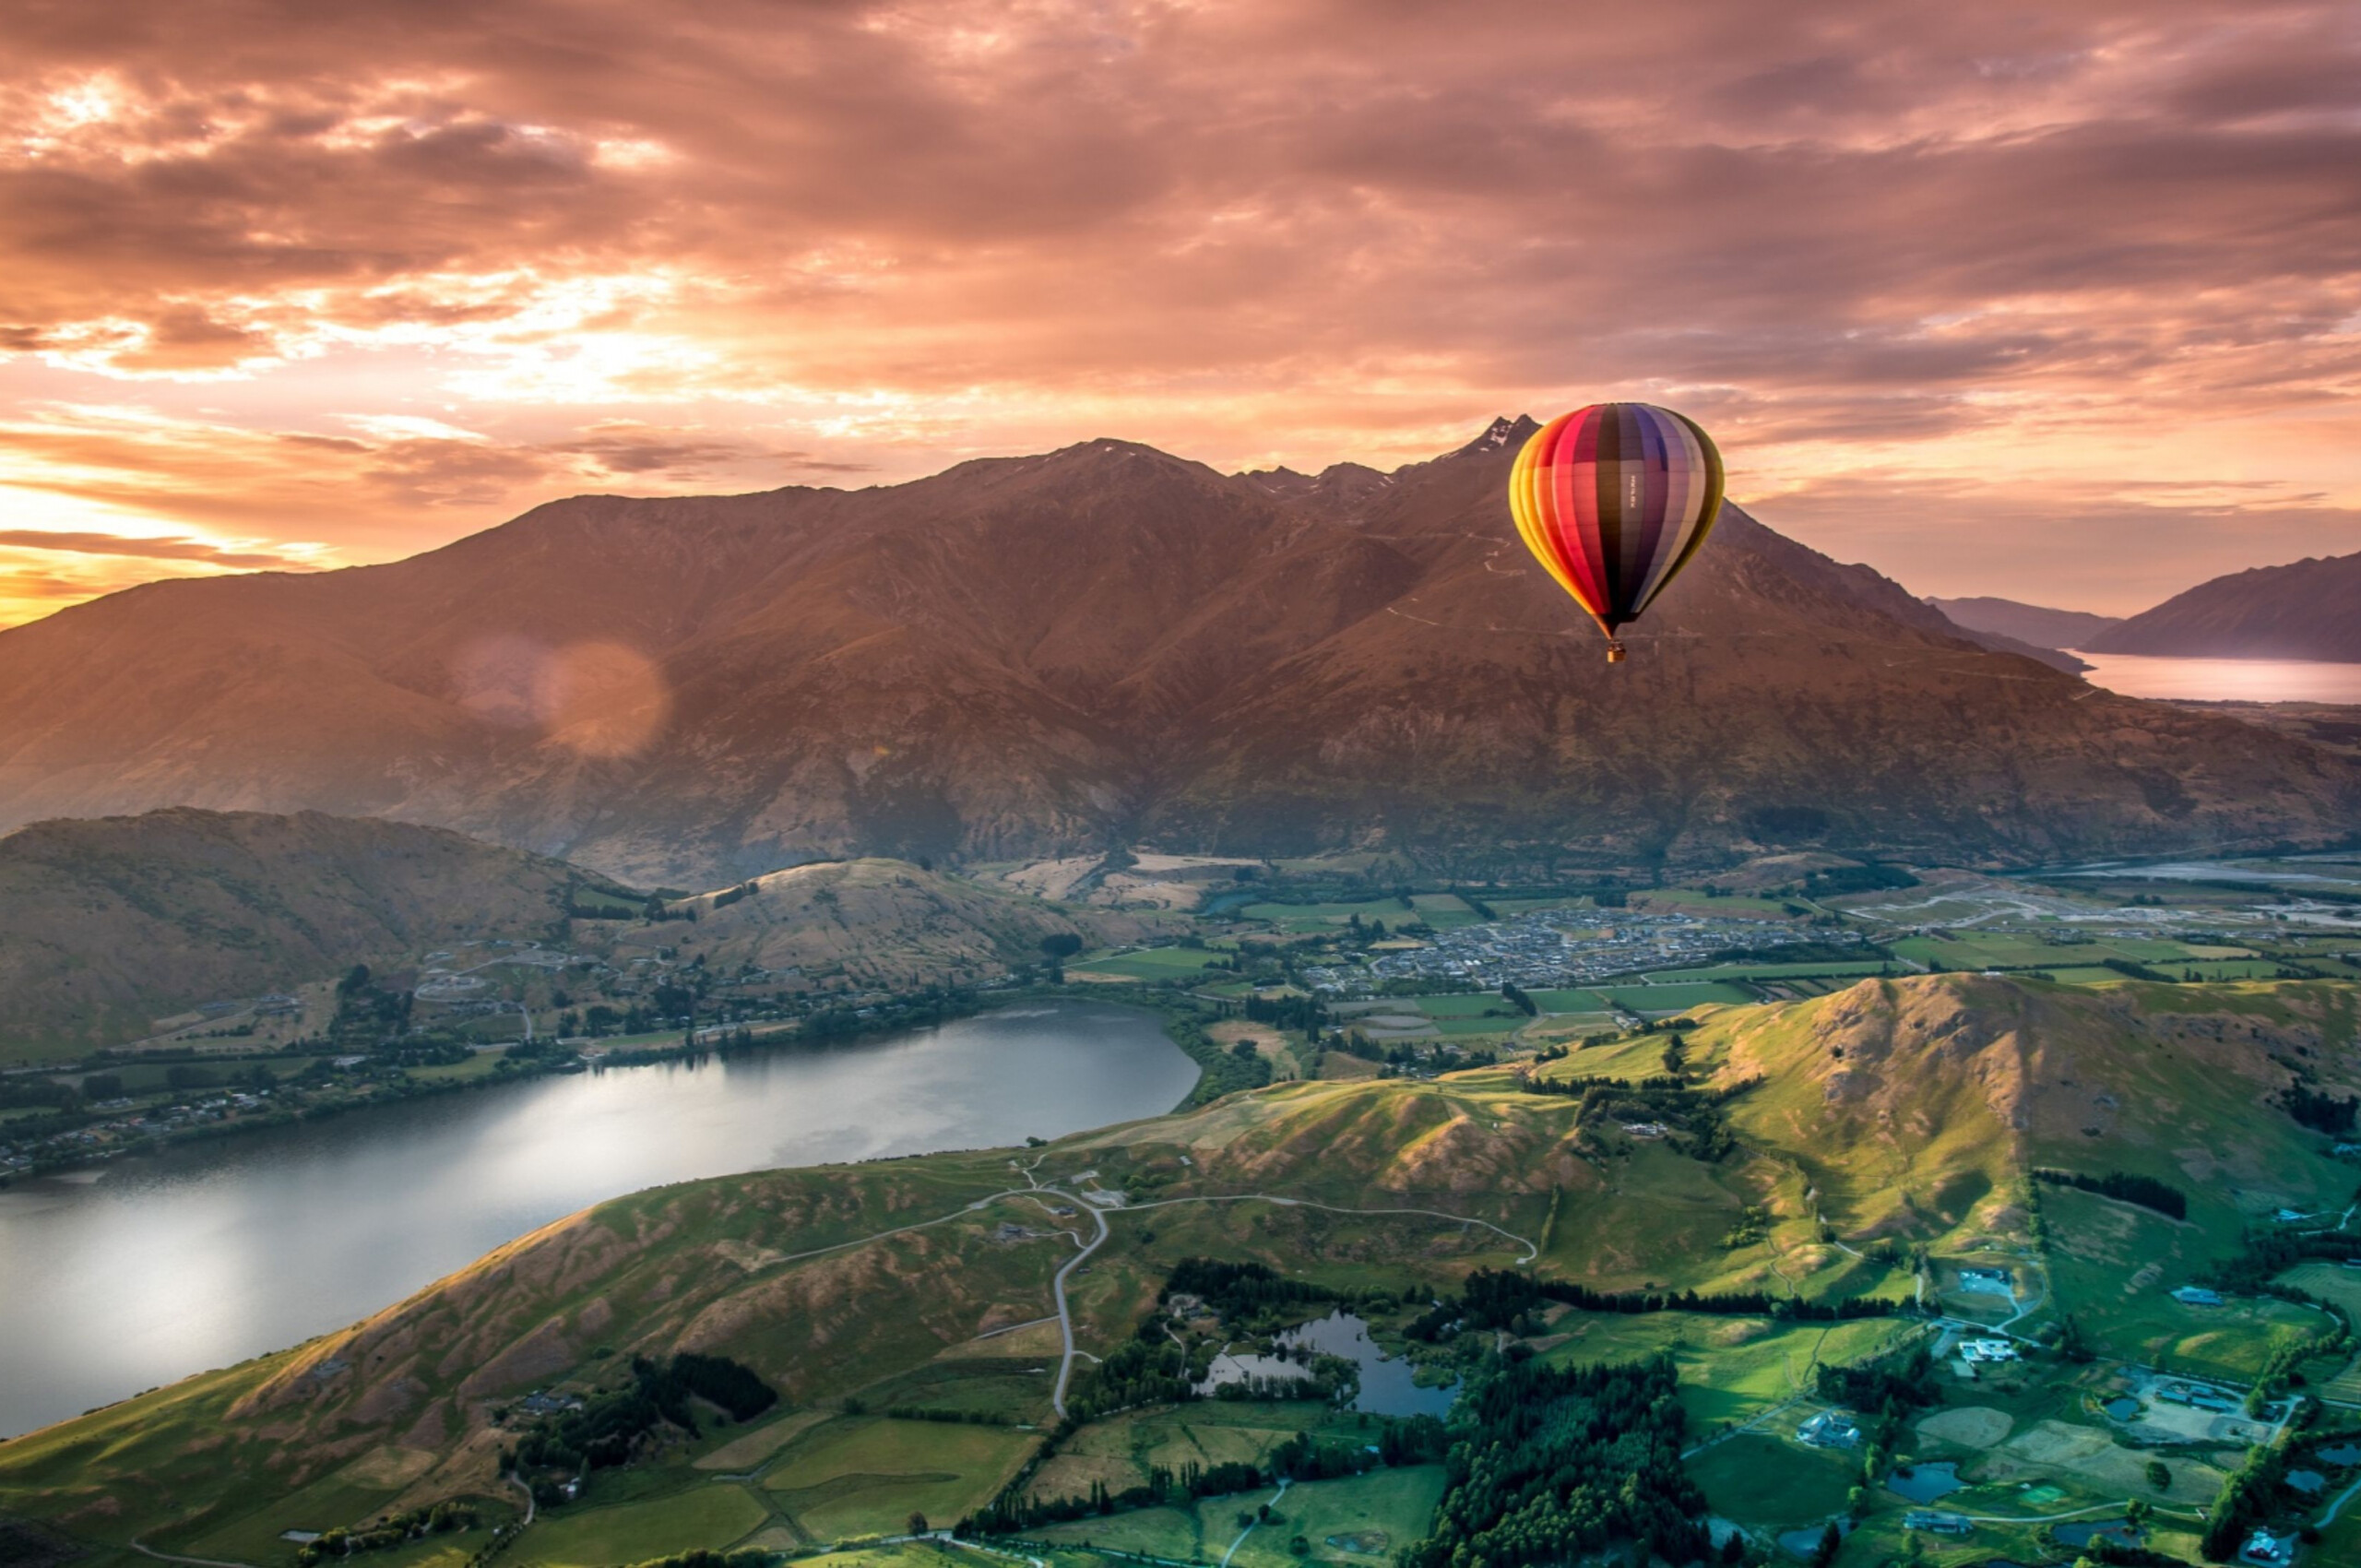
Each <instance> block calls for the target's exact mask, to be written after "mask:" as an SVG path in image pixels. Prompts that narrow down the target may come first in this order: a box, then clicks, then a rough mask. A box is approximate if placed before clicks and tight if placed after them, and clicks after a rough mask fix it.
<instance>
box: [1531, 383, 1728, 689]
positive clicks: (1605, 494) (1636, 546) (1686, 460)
mask: <svg viewBox="0 0 2361 1568" xmlns="http://www.w3.org/2000/svg"><path fill="white" fill-rule="evenodd" d="M1721 506H1722V458H1721V454H1720V453H1719V452H1717V451H1715V450H1714V443H1713V439H1712V437H1710V436H1708V435H1707V434H1705V433H1704V431H1703V430H1702V429H1700V428H1699V427H1698V425H1697V423H1696V422H1695V421H1693V420H1691V419H1689V418H1688V417H1687V416H1685V415H1682V414H1677V413H1674V412H1673V411H1672V410H1669V409H1659V408H1657V407H1655V405H1654V404H1651V403H1594V404H1592V405H1591V406H1590V407H1589V408H1586V409H1577V410H1574V411H1573V412H1572V413H1571V414H1566V415H1563V416H1561V417H1560V418H1558V419H1554V420H1552V421H1550V422H1548V424H1546V425H1544V426H1543V427H1542V428H1541V429H1540V430H1539V431H1538V432H1536V434H1535V435H1534V437H1533V439H1532V440H1530V441H1528V442H1526V443H1525V450H1524V451H1522V452H1520V453H1518V454H1517V459H1516V467H1515V469H1513V471H1512V473H1511V474H1510V477H1509V510H1510V511H1511V512H1512V513H1513V515H1514V516H1515V517H1516V528H1517V533H1518V535H1519V536H1520V537H1521V538H1523V539H1524V540H1525V548H1526V549H1528V550H1530V551H1532V552H1533V554H1534V558H1535V559H1536V560H1537V561H1539V562H1540V563H1541V564H1542V565H1543V566H1544V567H1546V568H1547V569H1548V573H1549V575H1550V576H1552V577H1554V578H1556V579H1557V581H1558V585H1559V586H1560V588H1564V589H1565V590H1566V591H1567V592H1568V593H1569V594H1571V595H1572V596H1573V599H1574V602H1576V603H1577V604H1580V605H1581V606H1582V607H1583V608H1584V610H1586V611H1588V612H1590V615H1591V618H1592V619H1593V620H1595V621H1596V622H1597V623H1598V624H1599V629H1600V630H1601V631H1604V632H1605V633H1607V635H1608V638H1609V639H1610V641H1611V639H1612V638H1613V637H1614V636H1615V631H1616V628H1617V627H1619V626H1621V625H1623V624H1626V623H1628V622H1630V621H1631V620H1633V619H1635V618H1637V617H1638V616H1639V614H1640V613H1641V612H1643V611H1644V610H1646V609H1647V607H1648V606H1649V605H1650V604H1651V603H1653V602H1655V598H1656V596H1657V595H1658V594H1660V593H1662V592H1663V591H1664V590H1665V588H1666V587H1667V585H1668V584H1669V583H1670V582H1671V581H1672V579H1673V578H1674V577H1675V576H1679V572H1680V569H1681V568H1682V567H1683V566H1686V565H1687V564H1689V562H1690V560H1691V557H1693V556H1694V555H1695V554H1696V553H1697V551H1698V548H1699V547H1700V546H1702V545H1703V543H1704V542H1705V536H1706V535H1707V534H1709V533H1711V532H1712V531H1713V529H1714V518H1715V517H1716V516H1717V515H1718V514H1719V513H1720V511H1721ZM1618 646H1619V645H1618Z"/></svg>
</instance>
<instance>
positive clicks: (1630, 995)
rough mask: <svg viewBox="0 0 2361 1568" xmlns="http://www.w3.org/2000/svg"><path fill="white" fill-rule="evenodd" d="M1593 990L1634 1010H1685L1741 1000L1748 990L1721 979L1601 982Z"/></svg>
mask: <svg viewBox="0 0 2361 1568" xmlns="http://www.w3.org/2000/svg"><path fill="white" fill-rule="evenodd" d="M1593 990H1594V991H1595V992H1596V993H1597V994H1598V995H1600V996H1603V997H1605V998H1606V999H1607V1000H1608V1002H1610V1003H1612V1004H1615V1005H1616V1006H1618V1007H1622V1008H1627V1009H1629V1010H1630V1011H1631V1012H1634V1013H1685V1012H1687V1011H1688V1010H1689V1009H1690V1008H1691V1007H1711V1006H1714V1005H1717V1004H1723V1005H1728V1004H1745V1003H1749V1002H1752V1001H1753V1000H1754V995H1753V993H1752V992H1745V991H1740V990H1739V989H1738V987H1736V986H1734V985H1731V984H1728V983H1727V982H1726V981H1721V980H1708V981H1704V982H1702V983H1697V984H1689V985H1602V986H1596V987H1594V988H1593Z"/></svg>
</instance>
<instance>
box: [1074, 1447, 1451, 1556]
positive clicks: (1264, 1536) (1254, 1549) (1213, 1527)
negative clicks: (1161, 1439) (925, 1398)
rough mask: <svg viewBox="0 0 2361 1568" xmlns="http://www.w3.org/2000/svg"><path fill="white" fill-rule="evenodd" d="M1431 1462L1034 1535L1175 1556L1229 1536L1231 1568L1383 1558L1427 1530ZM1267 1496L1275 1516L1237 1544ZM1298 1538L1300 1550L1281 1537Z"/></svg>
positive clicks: (1211, 1549)
mask: <svg viewBox="0 0 2361 1568" xmlns="http://www.w3.org/2000/svg"><path fill="white" fill-rule="evenodd" d="M1442 1491H1443V1472H1442V1467H1441V1466H1440V1465H1417V1466H1406V1467H1403V1468H1400V1469H1379V1470H1372V1471H1370V1473H1369V1474H1367V1475H1364V1476H1352V1477H1347V1478H1342V1479H1336V1480H1326V1481H1299V1482H1298V1483H1296V1484H1295V1485H1292V1486H1290V1487H1288V1488H1287V1493H1286V1495H1285V1496H1284V1497H1282V1496H1280V1495H1279V1492H1278V1489H1277V1488H1276V1487H1275V1486H1274V1487H1264V1488H1262V1489H1260V1490H1258V1491H1250V1492H1240V1493H1238V1494H1237V1495H1235V1496H1231V1497H1209V1498H1203V1499H1200V1500H1198V1501H1197V1502H1196V1503H1194V1504H1193V1505H1192V1506H1189V1507H1179V1506H1173V1507H1164V1508H1147V1509H1141V1510H1138V1511H1137V1512H1133V1513H1127V1514H1117V1515H1111V1516H1107V1517H1099V1518H1091V1519H1078V1520H1075V1521H1074V1522H1073V1523H1071V1524H1064V1525H1055V1526H1048V1527H1046V1528H1043V1529H1041V1530H1038V1531H1036V1532H1035V1535H1036V1537H1037V1538H1039V1539H1042V1540H1046V1541H1050V1542H1054V1543H1061V1544H1066V1545H1073V1546H1080V1545H1082V1544H1083V1543H1085V1542H1089V1543H1090V1544H1092V1545H1094V1546H1100V1547H1109V1548H1112V1549H1114V1550H1120V1551H1136V1552H1141V1553H1143V1554H1145V1555H1148V1556H1153V1557H1169V1558H1174V1559H1178V1560H1181V1561H1184V1562H1185V1561H1188V1560H1190V1559H1192V1558H1202V1559H1204V1560H1205V1561H1207V1562H1214V1561H1218V1560H1219V1559H1220V1558H1221V1556H1222V1554H1223V1553H1225V1552H1228V1551H1229V1550H1230V1548H1231V1546H1232V1543H1238V1545H1237V1550H1236V1551H1235V1552H1234V1553H1232V1554H1231V1556H1230V1559H1229V1561H1230V1563H1231V1565H1232V1568H1288V1565H1290V1564H1293V1563H1297V1562H1306V1561H1310V1562H1339V1563H1353V1562H1360V1563H1375V1564H1382V1563H1385V1562H1390V1561H1392V1559H1393V1556H1394V1552H1395V1551H1397V1550H1400V1549H1401V1548H1403V1547H1405V1546H1407V1545H1409V1544H1410V1543H1411V1542H1413V1541H1415V1540H1417V1539H1418V1538H1420V1537H1422V1536H1423V1535H1425V1534H1426V1531H1427V1525H1428V1522H1429V1521H1430V1519H1432V1518H1433V1517H1434V1511H1435V1504H1436V1503H1439V1502H1440V1501H1442ZM1263 1503H1268V1504H1271V1505H1272V1507H1273V1508H1274V1511H1275V1513H1276V1514H1277V1515H1278V1518H1277V1519H1276V1520H1275V1521H1274V1522H1273V1523H1271V1524H1267V1525H1258V1526H1255V1528H1254V1529H1253V1531H1252V1533H1251V1534H1247V1535H1246V1537H1245V1539H1244V1540H1243V1542H1240V1541H1239V1537H1240V1534H1241V1532H1242V1529H1243V1526H1240V1524H1239V1522H1238V1515H1239V1514H1240V1511H1241V1510H1252V1509H1253V1508H1254V1507H1255V1506H1256V1505H1258V1504H1263ZM1297 1537H1301V1538H1303V1541H1304V1543H1305V1550H1304V1553H1303V1555H1302V1556H1300V1557H1299V1556H1297V1555H1295V1554H1294V1553H1293V1551H1292V1550H1290V1546H1289V1543H1290V1541H1291V1540H1293V1539H1294V1538H1297Z"/></svg>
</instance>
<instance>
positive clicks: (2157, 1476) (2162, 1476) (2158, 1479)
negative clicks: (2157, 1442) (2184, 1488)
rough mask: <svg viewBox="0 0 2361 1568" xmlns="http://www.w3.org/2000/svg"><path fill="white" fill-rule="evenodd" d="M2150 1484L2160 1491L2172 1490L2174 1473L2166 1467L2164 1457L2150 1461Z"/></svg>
mask: <svg viewBox="0 0 2361 1568" xmlns="http://www.w3.org/2000/svg"><path fill="white" fill-rule="evenodd" d="M2148 1484H2149V1485H2150V1486H2152V1487H2154V1488H2155V1489H2156V1490H2157V1491H2171V1490H2172V1484H2173V1473H2172V1472H2171V1471H2170V1470H2168V1469H2166V1468H2165V1462H2164V1461H2163V1460H2162V1459H2151V1460H2149V1461H2148Z"/></svg>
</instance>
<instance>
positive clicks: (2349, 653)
mask: <svg viewBox="0 0 2361 1568" xmlns="http://www.w3.org/2000/svg"><path fill="white" fill-rule="evenodd" d="M2081 646H2082V647H2086V648H2088V649H2089V650H2090V651H2091V652H2093V653H2141V654H2162V655H2166V656H2169V657H2174V658H2183V659H2189V658H2213V659H2331V660H2338V661H2343V662H2361V553H2355V554H2352V555H2333V556H2330V557H2328V558H2326V559H2319V558H2307V559H2305V560H2302V561H2296V562H2291V563H2290V564H2287V565H2284V566H2258V567H2256V568H2254V569H2253V570H2252V571H2247V572H2234V573H2231V574H2230V575H2229V576H2221V577H2215V578H2213V580H2212V581H2211V582H2203V583H2200V584H2198V585H2197V586H2196V587H2195V588H2190V589H2189V591H2188V592H2186V593H2181V594H2176V595H2174V596H2173V597H2172V598H2170V599H2168V600H2165V602H2164V603H2162V604H2159V605H2157V606H2156V607H2155V608H2154V609H2153V610H2148V611H2143V612H2141V613H2140V614H2137V615H2134V616H2132V617H2131V618H2130V620H2128V621H2125V622H2123V623H2122V624H2119V625H2117V626H2114V627H2111V628H2109V629H2108V630H2106V631H2104V632H2101V633H2100V634H2099V635H2098V636H2095V637H2094V638H2093V639H2092V640H2091V641H2089V642H2087V643H2084V644H2082V645H2081Z"/></svg>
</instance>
